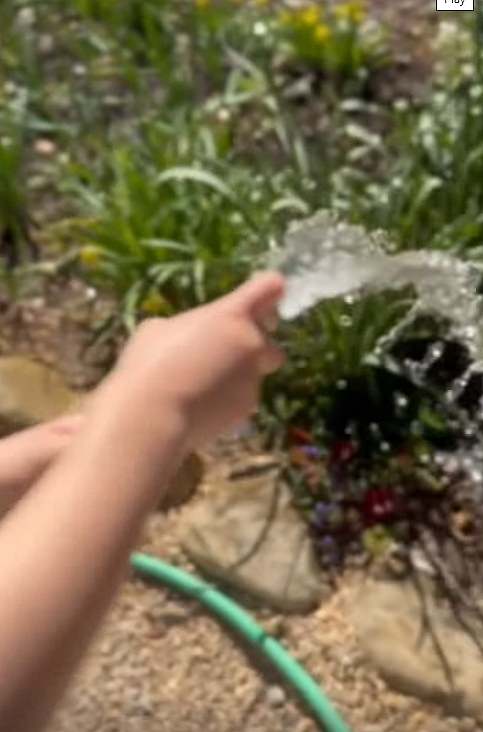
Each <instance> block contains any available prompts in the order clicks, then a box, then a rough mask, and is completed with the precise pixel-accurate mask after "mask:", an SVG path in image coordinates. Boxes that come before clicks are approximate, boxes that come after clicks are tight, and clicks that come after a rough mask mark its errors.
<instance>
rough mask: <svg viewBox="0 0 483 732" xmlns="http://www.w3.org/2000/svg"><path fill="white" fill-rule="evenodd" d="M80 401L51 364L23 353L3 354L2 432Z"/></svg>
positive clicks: (0, 389)
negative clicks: (5, 355) (32, 358)
mask: <svg viewBox="0 0 483 732" xmlns="http://www.w3.org/2000/svg"><path fill="white" fill-rule="evenodd" d="M78 403H79V397H78V395H77V394H76V393H75V392H73V391H71V390H70V389H68V388H67V386H66V385H65V384H64V381H63V380H62V378H61V376H60V375H59V374H58V373H57V372H56V371H55V370H53V369H52V368H49V367H47V366H43V365H42V364H40V363H37V362H36V361H32V360H30V359H28V358H26V357H24V356H7V357H3V358H0V436H5V435H7V434H10V433H11V432H15V431H16V430H19V429H23V428H25V427H31V426H32V425H34V424H36V423H37V422H42V421H44V420H48V419H54V418H55V417H58V416H59V415H61V414H64V413H65V412H68V411H70V410H72V409H74V408H75V406H76V404H78Z"/></svg>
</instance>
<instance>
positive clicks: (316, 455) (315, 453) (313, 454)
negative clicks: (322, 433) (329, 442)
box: [300, 445, 321, 460]
mask: <svg viewBox="0 0 483 732" xmlns="http://www.w3.org/2000/svg"><path fill="white" fill-rule="evenodd" d="M300 449H301V451H302V452H303V453H304V454H305V455H306V456H307V457H308V458H310V459H311V460H319V459H320V457H321V452H320V450H319V448H318V447H316V446H315V445H303V446H302V447H301V448H300Z"/></svg>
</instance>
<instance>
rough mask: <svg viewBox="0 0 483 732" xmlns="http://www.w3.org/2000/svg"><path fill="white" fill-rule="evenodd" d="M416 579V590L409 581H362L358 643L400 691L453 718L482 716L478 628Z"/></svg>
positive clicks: (482, 639) (356, 606) (356, 608)
mask: <svg viewBox="0 0 483 732" xmlns="http://www.w3.org/2000/svg"><path fill="white" fill-rule="evenodd" d="M420 580H421V581H420V582H419V583H418V585H419V587H420V589H419V590H418V589H417V585H416V584H415V582H414V581H413V580H411V579H409V580H405V581H404V582H389V581H375V580H368V581H367V582H365V583H364V584H363V586H362V588H361V591H360V594H359V596H358V597H356V600H355V602H354V603H353V606H352V612H351V614H352V618H353V622H354V626H355V629H356V632H357V635H358V637H359V641H360V643H361V645H362V647H363V649H364V652H365V654H366V655H367V657H368V659H369V660H370V661H371V662H372V663H373V664H374V665H375V666H376V667H377V669H378V670H379V672H380V674H381V676H382V677H383V678H385V679H386V681H387V682H388V683H389V684H390V685H391V686H393V687H394V688H395V689H397V690H398V691H401V692H403V693H407V694H411V695H413V696H416V697H419V698H421V699H423V700H425V701H430V702H437V703H439V704H442V705H443V706H444V707H445V709H446V710H447V711H448V712H449V713H451V714H453V715H468V716H475V717H481V716H482V715H483V652H482V650H483V630H482V626H481V624H480V625H479V628H478V627H477V625H476V623H475V619H474V617H473V618H470V617H467V614H466V613H465V612H463V614H462V616H461V618H462V620H463V623H461V622H459V621H458V619H457V618H456V617H455V615H454V613H453V612H452V611H451V610H450V609H448V608H447V607H446V604H445V605H444V606H443V605H442V603H441V601H439V603H438V601H437V600H436V599H435V593H434V590H433V587H432V584H431V582H430V580H428V579H427V578H423V577H421V578H420ZM421 588H422V590H423V595H421V591H420V590H421ZM422 598H424V599H422ZM424 608H425V609H424ZM463 625H465V626H468V627H469V628H470V629H471V630H470V632H468V631H467V630H465V628H464V627H463Z"/></svg>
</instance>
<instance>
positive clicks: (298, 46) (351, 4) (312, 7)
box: [279, 0, 384, 77]
mask: <svg viewBox="0 0 483 732" xmlns="http://www.w3.org/2000/svg"><path fill="white" fill-rule="evenodd" d="M279 28H280V32H281V34H282V36H283V37H285V38H286V40H287V41H288V43H289V47H290V49H291V53H292V55H293V56H294V58H295V59H296V60H301V61H303V62H305V63H307V64H308V65H309V66H311V67H313V68H315V69H318V70H320V71H324V72H328V73H331V74H336V75H337V76H342V77H357V76H361V75H362V76H364V74H365V73H367V71H368V70H369V69H371V68H375V67H377V66H379V65H380V64H381V63H382V62H383V59H384V44H383V38H382V34H381V29H380V28H379V26H377V25H375V24H373V23H369V22H368V21H367V17H366V9H365V4H364V2H363V0H348V1H347V2H344V3H340V4H337V5H334V6H328V7H325V6H321V5H320V4H317V3H309V4H306V5H302V6H300V7H297V8H294V9H287V10H283V11H282V12H281V13H280V15H279Z"/></svg>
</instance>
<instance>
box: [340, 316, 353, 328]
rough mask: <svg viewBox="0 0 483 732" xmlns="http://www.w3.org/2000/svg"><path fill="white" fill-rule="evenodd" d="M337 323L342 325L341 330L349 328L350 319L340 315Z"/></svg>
mask: <svg viewBox="0 0 483 732" xmlns="http://www.w3.org/2000/svg"><path fill="white" fill-rule="evenodd" d="M339 323H340V324H341V325H342V327H343V328H350V327H351V325H352V318H351V317H350V315H341V316H340V318H339Z"/></svg>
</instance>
